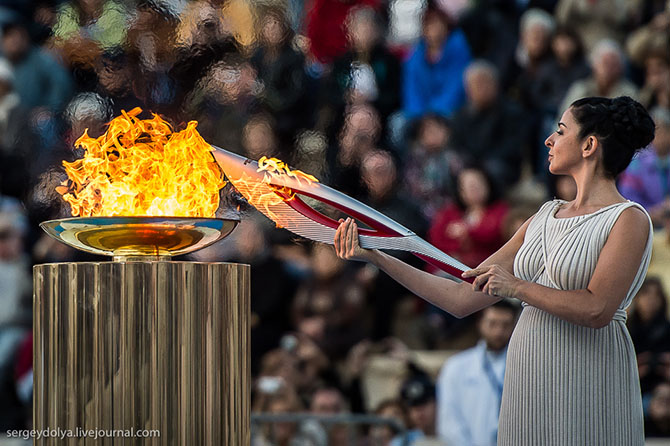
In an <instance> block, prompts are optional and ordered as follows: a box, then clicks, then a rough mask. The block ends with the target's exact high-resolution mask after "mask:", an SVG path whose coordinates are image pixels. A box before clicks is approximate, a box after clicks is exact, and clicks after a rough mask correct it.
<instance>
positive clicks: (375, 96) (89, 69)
mask: <svg viewBox="0 0 670 446" xmlns="http://www.w3.org/2000/svg"><path fill="white" fill-rule="evenodd" d="M0 30H1V33H0V308H1V309H0V432H2V431H5V430H6V429H10V428H20V427H22V426H27V425H29V423H30V411H31V409H30V406H31V398H32V394H31V390H32V388H31V383H32V374H31V357H32V352H31V347H32V338H31V327H32V316H31V304H32V298H31V270H30V267H31V265H33V264H36V263H43V262H51V261H72V260H90V259H92V257H91V256H88V255H85V254H83V253H80V252H75V251H73V250H71V249H69V248H67V247H65V246H63V245H61V244H59V243H57V242H55V241H53V240H51V239H49V238H48V237H46V236H45V235H44V234H43V233H41V231H40V229H39V227H38V224H39V222H41V221H44V220H48V219H50V218H58V217H62V216H67V211H68V209H67V207H66V206H64V205H63V202H62V200H61V199H60V197H59V196H58V195H57V194H56V193H55V191H54V189H53V186H54V185H55V184H57V183H58V181H60V180H62V179H63V171H62V169H61V161H63V160H70V161H71V160H73V159H75V158H77V157H79V156H81V152H80V150H78V149H77V148H76V147H74V142H75V140H76V139H77V138H78V137H79V136H81V135H82V134H83V132H84V130H85V129H88V132H89V135H91V136H99V135H100V134H102V133H103V132H104V130H105V124H106V123H107V122H109V121H110V120H111V118H113V117H114V116H117V115H119V114H120V113H121V111H122V110H130V109H132V108H134V107H141V108H142V109H143V110H144V111H145V113H146V114H147V116H148V114H149V113H158V114H160V115H161V116H163V117H164V118H165V119H167V120H168V121H170V122H171V123H173V125H174V126H175V128H183V126H184V125H185V123H186V122H188V121H191V120H197V121H198V127H197V128H198V130H199V132H200V133H201V135H202V136H203V137H204V138H205V140H206V141H208V142H209V143H212V144H215V145H218V146H220V147H224V148H227V149H228V150H231V151H234V152H237V153H239V154H243V155H245V156H247V157H249V158H253V159H258V158H260V157H261V156H263V155H265V156H268V157H270V156H274V157H278V158H280V159H282V160H284V161H286V162H288V163H289V164H290V165H292V166H294V167H296V168H299V169H301V170H303V171H305V172H307V173H310V174H312V175H314V176H316V177H317V178H319V180H320V181H321V182H323V183H326V184H328V185H330V186H332V187H334V188H336V189H338V190H340V191H342V192H344V193H346V194H348V195H350V196H352V197H354V198H357V199H359V200H361V201H363V202H365V203H367V204H369V205H370V206H372V207H374V208H375V209H377V210H379V211H381V212H382V213H384V214H386V215H388V216H389V217H391V218H393V219H395V220H396V221H398V222H399V223H401V224H403V225H404V226H406V227H408V228H410V229H411V230H413V231H414V232H416V233H417V234H419V235H420V236H422V237H424V238H426V239H427V240H429V241H430V242H431V243H433V244H434V245H435V246H437V247H438V248H440V249H441V250H443V251H445V252H446V253H448V254H450V255H452V256H454V257H456V258H458V259H459V260H461V261H462V262H464V263H465V264H467V265H469V266H473V267H474V266H476V265H477V264H479V263H480V262H481V261H483V260H484V259H485V258H487V257H488V256H489V255H490V254H492V253H493V252H494V251H496V250H497V249H498V248H499V247H500V246H502V244H503V243H504V242H505V241H506V240H507V239H508V238H509V237H510V236H511V235H512V234H513V233H514V231H515V230H516V229H517V228H518V227H519V226H520V225H521V224H522V223H523V222H524V221H525V220H526V219H527V218H528V217H530V216H531V215H532V214H533V212H534V211H535V209H537V206H538V205H539V204H540V203H542V202H543V201H545V200H547V199H552V198H559V199H563V200H570V199H572V198H574V194H575V185H574V184H573V183H572V180H571V179H570V178H567V177H554V176H552V175H550V174H549V173H548V171H547V168H546V164H547V163H546V161H547V148H546V147H545V146H544V140H545V138H546V137H547V136H548V135H549V134H550V133H551V132H553V131H554V130H555V128H556V123H557V118H558V117H560V115H561V113H562V112H563V110H565V109H566V108H567V107H568V106H569V104H570V103H571V102H572V101H574V100H576V99H578V98H581V97H584V96H607V97H615V96H620V95H627V96H631V97H633V98H635V99H637V100H639V101H640V102H641V103H642V104H643V105H644V106H645V107H647V109H648V110H649V111H650V113H651V114H652V117H653V119H654V121H655V123H656V126H657V130H656V138H655V139H654V141H653V142H652V144H651V145H650V147H649V148H647V149H646V150H645V151H643V152H641V153H640V155H639V156H637V158H636V159H635V160H634V161H633V163H632V164H631V166H630V167H629V169H628V170H627V171H626V172H624V173H623V174H622V175H621V176H620V178H619V186H620V190H621V193H622V194H623V195H624V196H625V197H627V198H629V199H632V200H635V201H638V202H640V203H641V204H642V205H644V206H645V207H646V208H647V210H648V211H649V213H650V214H651V216H652V219H653V222H654V226H655V228H656V231H655V234H654V253H653V258H652V264H651V266H650V272H649V275H648V279H647V281H646V282H645V285H644V286H643V288H642V289H641V291H640V292H639V295H638V296H637V297H636V298H635V300H634V302H633V306H632V309H631V310H630V314H629V317H628V325H629V328H630V332H631V337H632V339H633V342H634V345H635V348H636V351H637V354H638V365H639V372H640V378H641V391H642V394H643V401H644V410H645V417H646V433H647V435H648V436H670V322H669V321H668V292H670V2H668V1H667V0H253V1H252V0H193V1H187V0H69V1H64V0H0ZM237 200H238V198H237V197H236V196H235V194H234V192H233V191H231V190H229V189H227V190H224V192H223V203H224V204H223V206H222V207H226V206H228V205H230V206H233V207H235V206H236V204H237V203H238V201H237ZM320 210H321V211H322V212H324V213H329V212H332V209H328V208H324V209H320ZM242 212H243V215H242V222H241V224H240V225H239V226H238V228H237V229H236V230H235V231H234V233H233V234H232V235H231V236H230V237H229V238H227V239H225V240H224V241H222V242H220V243H219V244H217V245H214V246H212V247H210V248H207V249H205V250H203V251H201V252H198V253H196V254H194V255H192V257H191V258H192V259H198V260H207V261H236V262H244V263H248V264H250V265H251V269H252V272H251V277H252V289H251V293H252V303H251V307H252V308H251V309H252V315H251V322H250V323H251V346H252V347H251V358H252V375H253V389H252V394H253V402H252V403H253V410H254V411H255V412H259V413H260V412H263V413H287V412H288V413H293V412H300V413H302V412H310V413H313V414H320V415H324V414H349V413H351V414H361V413H367V414H376V415H379V416H381V417H386V418H391V419H395V420H396V421H397V423H396V424H394V425H392V427H388V426H386V427H384V426H381V425H380V426H372V427H369V428H365V429H364V428H361V432H360V434H361V435H360V438H361V440H360V442H361V444H367V445H388V444H391V445H401V444H407V445H411V444H417V445H418V444H420V441H421V439H422V438H424V437H427V438H435V439H440V441H443V442H444V444H448V445H468V444H495V432H496V424H497V408H498V407H499V404H500V403H499V397H500V392H501V391H502V384H501V383H502V376H503V374H504V368H505V355H504V352H505V348H506V343H507V340H508V339H509V335H510V334H511V331H512V329H513V327H514V321H515V318H516V316H517V314H518V311H519V308H517V307H516V305H515V304H514V303H510V302H504V303H502V304H500V305H497V306H494V307H492V308H490V309H488V310H486V311H484V312H481V313H482V314H479V315H475V316H472V317H468V318H465V319H455V318H453V317H451V316H450V315H448V314H446V313H444V312H442V311H441V310H439V309H437V308H435V307H432V306H430V305H429V304H427V303H425V302H423V301H421V300H420V299H419V298H417V297H416V296H412V295H410V294H409V293H408V292H407V291H406V290H404V289H403V288H402V287H401V286H399V285H398V284H396V283H395V282H393V281H392V280H390V279H389V278H388V277H387V276H385V275H384V274H380V273H379V271H378V270H376V269H375V268H374V267H371V266H370V265H363V264H357V263H346V262H343V261H341V260H340V259H338V258H337V257H336V255H335V253H334V251H333V250H332V248H331V247H329V246H326V245H318V244H311V243H307V242H305V241H303V240H298V239H297V237H295V236H293V235H291V234H289V233H287V232H285V231H283V230H280V229H277V228H274V225H273V224H272V223H270V222H269V221H267V220H266V219H265V218H264V217H262V216H260V214H258V213H257V212H255V211H254V210H253V209H251V208H249V207H244V206H243V207H242ZM333 216H335V217H337V216H336V215H334V214H333ZM398 256H400V257H401V258H403V259H404V260H406V261H408V262H410V263H412V264H413V265H415V266H417V267H418V268H425V269H427V270H429V271H431V272H433V273H435V274H440V271H438V270H434V269H431V268H430V267H428V266H426V265H424V264H423V263H422V262H421V261H419V260H418V259H413V258H411V257H408V256H407V255H406V254H401V253H398ZM426 351H429V352H450V355H446V354H445V355H444V358H445V359H446V358H447V357H448V359H446V362H445V363H438V364H437V366H435V365H433V366H432V367H430V366H427V365H425V364H422V363H421V361H419V360H417V358H418V352H426ZM455 351H457V352H458V353H455V354H453V353H454V352H455ZM384 357H386V358H392V359H393V361H394V363H395V364H401V365H402V368H401V370H400V372H399V374H398V376H399V381H398V382H397V383H396V384H395V386H391V387H390V388H389V387H387V388H386V393H385V396H388V398H383V399H381V398H379V396H380V395H376V394H375V393H374V392H372V391H371V389H372V388H374V383H372V384H371V383H370V379H369V378H370V370H371V369H373V368H374V367H373V362H374V361H375V360H380V358H384ZM393 426H395V427H393ZM398 426H400V427H398ZM343 432H344V431H343V430H342V429H339V428H338V427H337V426H336V427H334V428H332V429H329V430H323V429H320V428H319V426H315V425H314V424H313V423H299V422H295V423H286V422H285V423H275V424H272V425H266V426H262V428H259V429H255V430H254V438H253V445H282V446H283V445H294V446H301V445H314V446H317V445H325V444H332V445H339V444H351V443H350V442H349V440H348V438H349V437H347V435H345V434H343Z"/></svg>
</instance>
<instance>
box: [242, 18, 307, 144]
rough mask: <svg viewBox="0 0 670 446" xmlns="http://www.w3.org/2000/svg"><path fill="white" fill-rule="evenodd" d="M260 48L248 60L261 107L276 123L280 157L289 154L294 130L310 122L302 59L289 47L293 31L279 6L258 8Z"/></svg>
mask: <svg viewBox="0 0 670 446" xmlns="http://www.w3.org/2000/svg"><path fill="white" fill-rule="evenodd" d="M258 15H259V19H258V22H259V26H258V28H259V29H260V36H259V43H260V45H259V46H258V47H257V48H256V50H255V51H254V53H253V55H252V57H251V65H252V66H253V67H254V69H255V70H256V73H257V77H258V81H259V85H260V86H261V91H260V92H259V93H258V97H259V103H260V105H261V107H262V108H263V109H264V110H265V111H266V112H268V113H269V114H270V115H271V116H272V117H273V118H274V120H275V121H276V123H277V125H276V127H275V128H276V131H277V133H278V137H279V139H280V141H281V142H282V146H283V149H285V150H284V154H289V153H291V152H292V149H293V148H292V147H291V145H292V143H293V139H294V138H295V135H296V133H297V131H298V130H299V129H300V128H302V127H306V126H307V124H308V123H309V120H310V115H311V113H310V107H309V104H308V98H307V95H306V93H307V90H306V88H305V87H306V85H305V84H306V80H307V76H306V74H305V70H304V66H305V58H304V56H303V55H302V53H300V52H299V51H297V50H296V49H294V48H293V46H292V41H293V31H292V30H291V27H290V25H289V23H288V18H287V17H286V12H285V11H284V10H283V9H282V8H281V7H270V6H267V7H260V8H259V12H258Z"/></svg>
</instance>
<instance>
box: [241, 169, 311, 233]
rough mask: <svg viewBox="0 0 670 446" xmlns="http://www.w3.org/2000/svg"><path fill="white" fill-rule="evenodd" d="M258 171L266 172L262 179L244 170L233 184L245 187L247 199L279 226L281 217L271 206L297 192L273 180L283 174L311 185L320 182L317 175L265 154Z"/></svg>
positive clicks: (288, 198)
mask: <svg viewBox="0 0 670 446" xmlns="http://www.w3.org/2000/svg"><path fill="white" fill-rule="evenodd" d="M257 172H264V174H263V179H262V180H261V181H256V180H254V179H252V178H250V177H249V176H248V175H247V174H246V173H244V172H242V176H241V178H237V179H235V180H234V181H233V184H234V185H235V186H236V187H239V188H241V189H243V190H244V196H245V198H246V199H247V201H248V202H249V203H251V204H252V205H253V206H254V207H255V208H256V209H259V210H261V211H263V213H265V214H266V215H267V216H268V217H269V218H271V219H272V220H273V221H274V222H275V223H276V224H277V226H278V227H279V226H280V225H279V221H280V219H279V217H278V216H277V215H275V213H274V212H273V211H272V209H271V206H276V205H278V204H280V203H282V202H283V201H288V200H292V199H293V198H294V197H295V192H294V191H293V189H291V188H289V187H286V186H277V185H275V184H271V183H272V180H273V179H276V178H278V177H281V176H282V175H288V176H289V177H292V178H295V179H296V180H297V181H298V182H299V183H301V184H306V185H309V184H312V183H318V182H319V180H318V179H317V178H316V177H314V176H312V175H310V174H308V173H305V172H302V171H300V170H297V169H295V170H292V169H290V168H289V167H288V166H287V165H286V163H284V162H283V161H281V160H279V159H277V158H267V157H265V156H263V157H262V158H261V159H259V160H258V169H257ZM303 182H304V183H303ZM285 197H286V198H285Z"/></svg>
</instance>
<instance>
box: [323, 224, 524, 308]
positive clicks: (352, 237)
mask: <svg viewBox="0 0 670 446" xmlns="http://www.w3.org/2000/svg"><path fill="white" fill-rule="evenodd" d="M529 223H530V219H529V220H528V221H526V222H525V223H524V224H523V225H522V226H521V228H519V230H518V231H517V232H516V234H514V236H513V237H512V238H511V239H510V240H509V241H508V242H507V243H506V244H505V245H504V246H503V247H502V248H500V249H499V250H498V251H497V252H495V253H494V254H493V255H491V256H490V257H489V258H488V259H486V260H485V261H484V262H482V264H481V265H480V266H486V265H492V264H498V265H501V266H503V267H504V268H506V269H507V270H508V271H510V272H512V271H513V268H514V256H516V253H517V251H518V250H519V247H520V246H521V244H522V243H523V238H524V236H525V234H526V228H527V227H528V224H529ZM335 250H336V252H337V255H338V257H340V258H343V259H348V260H361V261H367V262H370V263H372V264H374V265H375V266H377V267H378V268H379V269H381V270H382V271H384V272H385V273H386V274H388V275H389V276H391V277H392V278H393V279H395V280H396V281H397V282H398V283H400V284H401V285H403V286H404V287H405V288H407V289H408V290H409V291H411V292H412V293H414V294H416V295H417V296H419V297H421V298H423V299H425V300H427V301H428V302H430V303H432V304H433V305H436V306H438V307H440V308H442V309H443V310H445V311H447V312H448V313H451V314H452V315H454V316H456V317H459V318H461V317H465V316H467V315H469V314H472V313H474V312H476V311H479V310H481V309H482V308H485V307H487V306H489V305H491V304H493V303H495V302H497V301H498V300H500V297H497V296H490V295H488V294H486V293H483V292H480V291H476V290H474V289H473V287H472V286H471V285H470V284H469V283H467V282H462V283H457V282H454V281H453V280H450V279H446V278H444V277H439V276H435V275H433V274H430V273H427V272H425V271H422V270H420V269H418V268H415V267H413V266H411V265H408V264H407V263H405V262H403V261H401V260H398V259H396V258H395V257H393V256H390V255H388V254H386V253H384V252H381V251H378V250H367V249H363V248H361V247H360V245H359V244H358V227H357V226H356V223H355V222H354V221H353V220H351V219H347V220H346V221H344V220H342V221H341V224H340V226H339V228H338V229H337V232H336V233H335Z"/></svg>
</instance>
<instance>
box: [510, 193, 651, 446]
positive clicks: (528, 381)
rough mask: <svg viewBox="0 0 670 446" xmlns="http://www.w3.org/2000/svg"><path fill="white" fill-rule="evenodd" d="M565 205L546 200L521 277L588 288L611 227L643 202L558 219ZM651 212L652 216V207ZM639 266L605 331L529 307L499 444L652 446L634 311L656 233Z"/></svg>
mask: <svg viewBox="0 0 670 446" xmlns="http://www.w3.org/2000/svg"><path fill="white" fill-rule="evenodd" d="M563 203H565V202H564V201H561V200H554V201H550V202H547V203H545V204H544V205H543V206H542V207H541V208H540V210H539V211H538V212H537V214H536V215H535V217H534V218H533V220H532V221H531V223H530V225H529V226H528V228H527V230H526V236H525V238H524V242H523V245H522V246H521V248H520V249H519V252H518V253H517V255H516V258H515V259H514V274H515V275H516V276H517V277H519V278H521V279H523V280H527V281H532V282H536V283H538V284H540V285H544V286H547V287H552V288H557V289H561V290H576V289H584V288H586V287H587V285H588V283H589V280H590V279H591V276H592V275H593V272H594V270H595V267H596V263H597V262H598V257H599V255H600V251H601V250H602V248H603V246H604V245H605V242H606V241H607V237H608V235H609V233H610V230H611V229H612V227H613V226H614V223H615V222H616V220H617V218H618V217H619V215H621V212H623V211H624V210H625V209H627V208H628V207H630V206H636V207H638V208H640V209H642V211H644V209H643V208H642V207H641V206H640V205H639V204H637V203H633V202H630V201H628V202H624V203H617V204H614V205H611V206H607V207H605V208H603V209H600V210H599V211H597V212H594V213H592V214H587V215H581V216H576V217H569V218H556V217H555V215H554V214H555V213H556V211H557V210H558V208H559V206H560V205H561V204H563ZM644 212H645V213H646V211H644ZM649 231H650V234H649V241H648V242H647V246H646V248H645V252H644V256H643V258H642V262H641V264H640V268H639V270H638V272H637V275H636V276H635V280H634V281H633V284H632V285H631V287H630V289H629V290H628V294H627V295H626V298H625V299H624V300H623V302H622V303H621V305H620V307H619V309H618V310H617V311H616V314H615V315H614V318H613V320H612V321H611V322H610V323H609V325H607V326H606V327H603V328H601V329H594V328H588V327H583V326H579V325H575V324H572V323H570V322H566V321H564V320H562V319H559V318H558V317H556V316H553V315H551V314H549V313H547V312H545V311H542V310H540V309H538V308H535V307H533V306H530V305H526V306H524V308H523V310H522V312H521V315H520V317H519V321H518V323H517V325H516V328H515V329H514V333H513V334H512V338H511V340H510V344H509V348H508V353H507V368H506V372H505V384H504V390H503V397H502V405H501V411H500V421H499V428H498V445H499V446H553V445H555V446H573V445H574V446H583V445H588V446H599V445H602V446H619V445H621V446H624V445H625V446H637V445H643V444H644V430H643V417H642V400H641V396H640V381H639V377H638V372H637V362H636V358H635V350H634V349H633V343H632V342H631V339H630V335H629V334H628V329H627V328H626V324H625V321H626V312H625V309H626V308H627V307H628V306H629V305H630V303H631V301H632V299H633V297H634V296H635V294H636V293H637V291H638V289H639V288H640V286H641V285H642V282H643V280H644V277H645V275H646V271H647V267H648V266H649V260H650V258H651V240H652V227H651V219H650V220H649Z"/></svg>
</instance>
